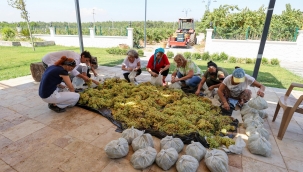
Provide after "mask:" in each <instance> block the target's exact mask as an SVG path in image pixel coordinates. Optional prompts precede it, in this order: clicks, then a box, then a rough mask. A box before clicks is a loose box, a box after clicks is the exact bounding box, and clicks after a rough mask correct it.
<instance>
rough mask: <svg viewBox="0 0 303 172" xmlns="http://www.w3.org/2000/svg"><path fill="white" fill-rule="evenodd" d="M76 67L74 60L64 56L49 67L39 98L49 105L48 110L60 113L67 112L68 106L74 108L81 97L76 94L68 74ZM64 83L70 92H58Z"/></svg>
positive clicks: (42, 80)
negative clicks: (59, 85)
mask: <svg viewBox="0 0 303 172" xmlns="http://www.w3.org/2000/svg"><path fill="white" fill-rule="evenodd" d="M75 67H76V62H75V60H74V59H72V58H67V57H66V56H62V57H61V59H59V60H58V61H57V62H55V64H54V65H52V66H49V67H48V68H47V69H46V70H45V72H44V73H43V75H42V79H41V82H40V86H39V96H40V97H41V98H42V100H43V101H45V102H46V103H48V108H50V109H51V110H53V111H55V112H57V113H60V112H65V108H66V107H67V106H74V105H75V104H76V103H77V102H78V100H79V97H80V95H79V94H78V93H75V89H74V87H73V85H72V83H71V80H70V78H69V75H68V72H69V71H72V70H73V69H74V68H75ZM62 81H64V82H65V84H66V86H67V88H68V89H69V92H58V90H59V88H58V87H57V85H58V84H60V83H61V82H62Z"/></svg>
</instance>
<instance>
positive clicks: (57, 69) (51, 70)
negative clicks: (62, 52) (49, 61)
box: [39, 65, 68, 99]
mask: <svg viewBox="0 0 303 172" xmlns="http://www.w3.org/2000/svg"><path fill="white" fill-rule="evenodd" d="M59 75H68V72H67V71H66V70H65V69H63V67H62V66H54V65H53V66H50V67H48V68H47V69H46V70H45V72H44V73H43V75H42V79H41V82H40V86H39V96H40V97H41V98H42V99H45V98H48V97H49V96H50V95H52V94H53V92H54V91H55V90H56V89H57V85H58V84H60V83H61V82H62V78H61V77H60V76H59Z"/></svg>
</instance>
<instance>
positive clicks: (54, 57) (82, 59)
mask: <svg viewBox="0 0 303 172" xmlns="http://www.w3.org/2000/svg"><path fill="white" fill-rule="evenodd" d="M62 56H66V57H69V58H72V59H74V60H75V62H76V67H75V68H74V69H73V70H72V71H70V73H71V75H72V76H71V77H72V78H74V77H79V78H81V79H83V80H84V81H85V82H89V81H90V80H91V79H90V78H89V77H87V76H86V74H81V73H80V72H79V71H78V70H77V69H78V68H79V65H80V63H87V62H90V61H91V59H92V56H91V54H90V53H89V52H88V51H83V52H82V53H81V54H78V53H76V52H74V51H68V50H64V51H58V52H52V53H48V54H46V55H45V56H44V57H43V58H42V63H43V66H44V67H45V69H46V68H48V67H50V66H52V65H54V64H55V62H57V61H58V60H59V59H60V58H61V57H62ZM92 81H93V82H94V83H95V84H96V85H98V84H99V82H98V81H95V80H92Z"/></svg>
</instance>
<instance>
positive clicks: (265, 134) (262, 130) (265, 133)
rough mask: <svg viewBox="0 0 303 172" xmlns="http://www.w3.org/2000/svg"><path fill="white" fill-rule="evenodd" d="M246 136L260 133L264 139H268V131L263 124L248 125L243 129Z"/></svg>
mask: <svg viewBox="0 0 303 172" xmlns="http://www.w3.org/2000/svg"><path fill="white" fill-rule="evenodd" d="M245 133H246V135H247V136H251V135H253V134H260V135H261V136H263V137H264V138H265V139H266V140H268V139H269V133H268V131H267V130H266V129H265V128H264V127H263V125H258V126H257V127H255V126H249V127H247V128H246V131H245Z"/></svg>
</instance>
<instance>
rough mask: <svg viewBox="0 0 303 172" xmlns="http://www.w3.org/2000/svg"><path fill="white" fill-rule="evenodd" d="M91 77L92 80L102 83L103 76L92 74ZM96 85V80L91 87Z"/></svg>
mask: <svg viewBox="0 0 303 172" xmlns="http://www.w3.org/2000/svg"><path fill="white" fill-rule="evenodd" d="M90 78H91V79H92V80H95V81H98V82H99V83H101V81H102V78H101V76H99V75H97V76H94V75H92V76H91V77H90ZM96 86H97V85H96V84H95V83H94V82H92V85H91V87H92V88H94V87H96Z"/></svg>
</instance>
